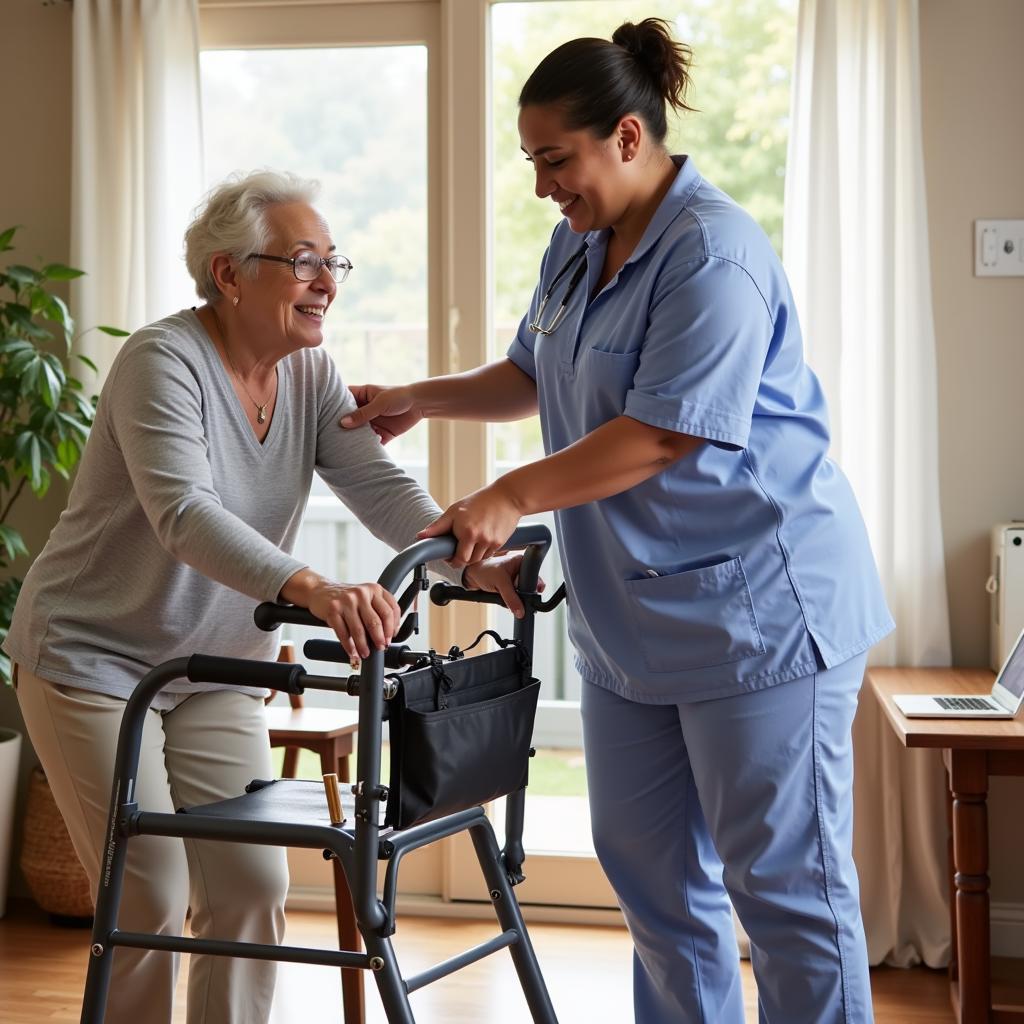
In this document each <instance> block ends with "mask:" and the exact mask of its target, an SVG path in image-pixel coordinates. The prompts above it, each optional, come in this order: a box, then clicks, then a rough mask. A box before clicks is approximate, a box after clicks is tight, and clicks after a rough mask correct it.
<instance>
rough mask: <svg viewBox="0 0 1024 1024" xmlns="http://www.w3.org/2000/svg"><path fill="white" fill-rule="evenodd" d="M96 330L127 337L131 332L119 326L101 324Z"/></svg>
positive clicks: (115, 336)
mask: <svg viewBox="0 0 1024 1024" xmlns="http://www.w3.org/2000/svg"><path fill="white" fill-rule="evenodd" d="M96 330H97V331H102V332H103V333H104V334H109V335H110V336H111V337H112V338H127V337H128V336H129V335H130V334H131V333H132V332H131V331H122V330H121V328H120V327H105V326H103V325H102V324H100V325H98V326H97V328H96ZM94 369H95V367H94Z"/></svg>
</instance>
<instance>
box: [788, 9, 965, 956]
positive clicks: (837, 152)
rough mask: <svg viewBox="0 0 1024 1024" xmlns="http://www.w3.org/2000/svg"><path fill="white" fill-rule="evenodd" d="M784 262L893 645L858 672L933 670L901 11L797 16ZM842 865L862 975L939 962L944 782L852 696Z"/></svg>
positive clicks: (935, 501)
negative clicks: (876, 572)
mask: <svg viewBox="0 0 1024 1024" xmlns="http://www.w3.org/2000/svg"><path fill="white" fill-rule="evenodd" d="M784 224H785V236H784V256H785V262H786V267H787V270H788V273H789V277H790V281H791V282H792V286H793V290H794V293H795V296H796V301H797V308H798V309H799V311H800V316H801V322H802V324H803V331H804V339H805V345H806V354H807V359H808V362H809V363H810V364H811V366H812V367H813V368H814V369H815V370H816V372H817V373H818V375H819V376H820V378H821V380H822V383H823V385H824V387H825V391H826V394H827V396H828V399H829V407H830V415H831V420H832V433H833V449H832V454H833V457H834V458H835V459H836V460H837V461H838V462H839V464H840V465H841V466H842V467H843V469H844V471H845V472H846V474H847V475H848V476H849V478H850V480H851V482H852V484H853V487H854V490H855V491H856V493H857V496H858V498H859V500H860V503H861V508H862V511H863V513H864V517H865V519H866V521H867V524H868V530H869V533H870V535H871V540H872V544H873V546H874V551H875V556H876V558H877V561H878V565H879V569H880V571H881V574H882V579H883V582H884V584H885V589H886V594H887V596H888V599H889V605H890V608H891V609H892V612H893V616H894V618H895V619H896V623H897V629H896V632H895V633H894V634H893V635H892V636H890V637H889V638H887V639H886V640H885V641H883V642H882V643H881V644H879V645H878V647H877V648H876V649H875V651H874V653H873V655H872V663H873V664H882V665H905V666H912V665H948V664H949V663H950V644H949V621H948V610H947V603H946V580H945V564H944V557H943V545H942V523H941V517H940V513H939V481H938V434H937V430H938V415H937V395H936V381H935V337H934V324H933V320H932V303H931V285H930V276H929V258H928V220H927V210H926V206H925V180H924V167H923V156H922V141H921V89H920V68H919V48H918V2H917V0H801V2H800V12H799V27H798V33H797V54H796V64H795V73H794V91H793V108H792V121H791V136H790V145H789V157H788V166H787V171H786V200H785V218H784ZM854 745H855V773H856V774H855V801H856V817H855V836H854V845H855V856H856V859H857V865H858V869H859V872H860V878H861V889H862V905H863V910H864V919H865V927H866V929H867V935H868V952H869V956H870V959H871V962H872V963H875V964H877V963H880V962H882V961H885V962H888V963H890V964H896V965H900V966H906V965H910V964H913V963H917V962H920V961H921V960H923V961H924V962H925V963H927V964H929V965H931V966H941V965H943V964H945V963H946V962H947V960H948V957H949V918H948V910H947V898H948V894H947V881H946V834H947V829H946V809H945V800H946V796H945V794H946V783H945V775H944V772H943V769H942V765H941V762H940V761H939V757H938V754H937V752H935V751H907V750H905V749H903V748H902V747H901V745H900V744H899V742H898V741H897V740H896V738H895V735H894V734H893V732H892V730H891V728H890V727H889V726H888V725H887V724H886V722H885V721H884V718H883V714H882V711H881V709H880V708H879V707H878V705H877V702H876V701H875V700H874V698H873V697H872V696H871V694H870V693H869V692H868V691H867V690H865V691H864V693H863V694H862V697H861V707H860V711H859V713H858V716H857V721H856V724H855V726H854Z"/></svg>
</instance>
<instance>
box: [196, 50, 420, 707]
mask: <svg viewBox="0 0 1024 1024" xmlns="http://www.w3.org/2000/svg"><path fill="white" fill-rule="evenodd" d="M200 68H201V75H202V96H203V130H204V150H205V163H206V180H207V184H208V185H210V186H212V185H214V184H216V183H217V182H219V181H222V180H223V179H224V178H225V177H226V176H227V175H228V174H230V173H232V172H234V171H243V172H247V171H250V170H253V169H256V168H260V167H269V168H272V169H274V170H280V171H291V172H293V173H295V174H298V175H301V176H303V177H307V178H316V179H317V180H318V181H319V182H320V183H321V191H320V197H319V199H318V201H317V204H316V205H317V207H318V209H319V210H320V211H321V212H322V213H323V214H324V216H325V218H326V219H327V223H328V225H329V226H330V229H331V232H332V235H333V240H334V242H335V244H336V245H337V247H338V252H339V253H341V254H343V255H345V256H347V257H348V258H349V259H350V260H351V261H352V263H353V264H354V269H353V270H352V273H351V274H350V275H349V277H348V280H347V281H346V282H345V283H344V284H343V285H341V286H340V287H339V290H338V296H337V298H336V299H335V301H334V303H333V305H332V306H331V310H330V312H329V313H328V315H327V320H326V321H325V324H324V347H325V348H326V349H327V351H328V352H330V354H331V356H332V357H333V359H334V361H335V363H336V364H337V366H338V370H339V372H340V374H341V378H342V380H343V381H344V382H345V383H346V384H363V383H388V384H396V383H404V382H406V381H412V380H417V379H419V378H421V377H425V376H426V374H427V100H426V96H427V51H426V47H424V46H389V47H335V48H323V49H311V48H302V49H288V50H207V51H204V52H203V54H202V56H201V62H200ZM388 451H389V452H390V454H391V456H392V457H393V458H394V459H395V460H396V461H397V462H398V463H399V464H401V465H402V466H403V467H404V468H405V469H406V470H407V471H408V472H409V473H410V474H411V475H412V476H414V477H415V478H416V479H417V480H418V481H419V482H420V483H421V484H423V485H424V486H426V483H427V435H426V431H425V430H415V431H412V432H410V433H409V434H406V435H404V436H403V437H402V438H400V439H398V440H396V441H394V442H393V443H392V444H390V445H389V446H388ZM295 554H296V557H298V558H301V559H303V560H305V561H307V562H308V563H309V564H310V565H311V566H312V567H313V568H315V569H316V570H317V571H319V572H322V573H323V574H324V575H326V576H330V577H333V578H336V579H340V580H343V581H346V582H360V581H364V580H368V579H376V578H377V576H378V575H379V574H380V571H381V569H383V567H384V566H385V565H386V564H387V562H388V560H389V559H390V557H391V554H392V553H391V550H390V548H388V547H387V546H386V545H384V544H382V543H380V542H379V541H377V540H376V539H375V538H374V537H373V536H372V535H371V534H370V533H369V532H368V531H367V530H365V529H364V528H363V527H362V526H361V525H360V524H359V523H357V522H356V521H355V520H354V519H353V517H352V515H351V513H350V512H349V511H348V509H346V508H345V507H344V506H343V505H342V504H341V502H339V501H338V499H337V498H335V497H334V495H333V494H331V493H330V491H329V490H328V489H327V488H326V487H325V486H324V485H323V484H322V483H321V482H320V481H319V480H318V479H317V480H314V484H313V491H312V495H311V497H310V501H309V505H308V507H307V510H306V514H305V517H304V520H303V526H302V529H301V530H300V534H299V538H298V542H297V545H296V551H295ZM425 611H426V608H424V609H423V612H425ZM421 628H425V624H424V627H421ZM288 635H289V636H290V637H291V638H292V639H295V640H297V641H300V649H301V641H302V640H303V639H305V636H307V635H312V634H311V633H307V632H305V631H303V630H299V629H290V630H289V631H288ZM344 671H345V672H347V671H348V668H347V666H346V667H345V668H344ZM317 699H318V698H317V696H316V695H313V694H310V695H309V701H310V702H311V703H315V702H316V700H317Z"/></svg>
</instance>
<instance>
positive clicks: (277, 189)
mask: <svg viewBox="0 0 1024 1024" xmlns="http://www.w3.org/2000/svg"><path fill="white" fill-rule="evenodd" d="M319 191H320V184H319V182H317V181H313V180H312V179H309V178H300V177H298V175H295V174H289V173H286V172H285V173H282V172H280V171H267V170H263V171H253V172H252V173H251V174H244V175H243V174H241V173H237V174H232V175H231V176H230V177H228V178H227V179H226V180H225V181H223V182H221V183H220V184H219V185H216V186H215V187H214V188H212V189H211V190H210V191H209V192H208V193H207V194H206V196H205V197H204V198H203V201H202V202H201V203H200V204H199V206H198V207H196V210H195V213H194V214H193V218H192V223H191V224H189V226H188V229H187V230H186V231H185V266H187V267H188V272H189V274H191V275H192V280H193V281H195V283H196V293H197V294H198V295H199V297H200V298H202V299H205V300H206V301H207V302H216V301H217V300H218V299H219V298H220V289H219V288H218V287H217V282H216V281H215V280H214V277H213V271H212V269H211V267H210V261H211V260H212V259H213V257H214V256H216V255H218V254H224V255H227V256H230V257H231V260H232V262H233V263H234V264H235V265H236V267H237V269H238V273H240V274H242V275H243V276H245V277H250V278H251V277H255V276H256V275H257V274H258V273H259V261H258V260H246V257H247V256H249V255H250V254H251V253H254V252H263V251H264V248H265V247H266V245H267V242H268V240H269V236H270V228H269V226H268V225H267V218H266V212H267V207H269V206H274V205H275V204H277V203H312V202H313V201H314V200H315V199H316V196H317V193H318V192H319Z"/></svg>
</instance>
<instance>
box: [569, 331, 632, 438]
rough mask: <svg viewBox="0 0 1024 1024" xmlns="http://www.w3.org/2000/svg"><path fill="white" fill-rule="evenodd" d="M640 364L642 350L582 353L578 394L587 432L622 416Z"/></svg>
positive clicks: (579, 366)
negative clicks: (627, 393)
mask: <svg viewBox="0 0 1024 1024" xmlns="http://www.w3.org/2000/svg"><path fill="white" fill-rule="evenodd" d="M639 365H640V350H639V349H634V351H632V352H604V351H602V350H601V349H594V348H588V349H585V350H584V351H583V352H581V353H580V355H579V365H578V369H577V393H578V396H579V399H578V400H579V402H580V405H581V406H582V407H583V411H584V422H585V429H586V430H587V431H590V430H594V429H595V428H596V427H599V426H600V425H601V424H602V423H607V422H608V420H613V419H615V417H616V416H621V415H622V412H623V410H624V409H625V406H626V392H627V391H629V390H630V389H631V388H632V387H633V378H634V377H635V376H636V371H637V367H638V366H639Z"/></svg>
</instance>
